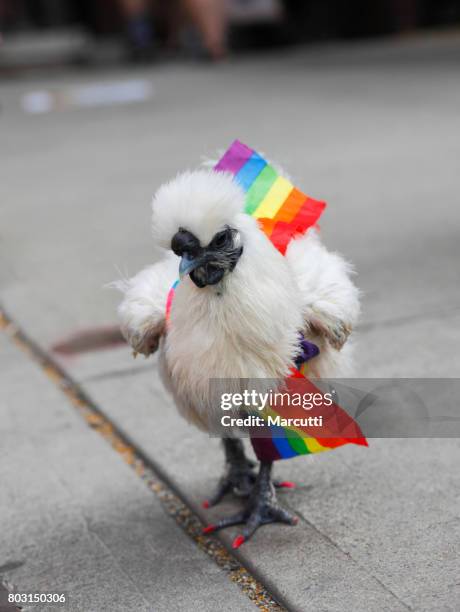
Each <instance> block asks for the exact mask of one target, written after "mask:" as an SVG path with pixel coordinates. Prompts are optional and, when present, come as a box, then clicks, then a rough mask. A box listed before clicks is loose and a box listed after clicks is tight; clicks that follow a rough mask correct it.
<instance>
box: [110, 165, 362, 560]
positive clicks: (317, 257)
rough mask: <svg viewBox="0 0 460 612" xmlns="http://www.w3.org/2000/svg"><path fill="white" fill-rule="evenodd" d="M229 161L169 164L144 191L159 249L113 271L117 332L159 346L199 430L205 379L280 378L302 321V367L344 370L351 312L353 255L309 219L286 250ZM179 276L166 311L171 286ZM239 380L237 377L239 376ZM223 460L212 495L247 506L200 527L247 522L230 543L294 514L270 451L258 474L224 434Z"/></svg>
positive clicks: (205, 424)
mask: <svg viewBox="0 0 460 612" xmlns="http://www.w3.org/2000/svg"><path fill="white" fill-rule="evenodd" d="M244 210H245V193H244V191H243V190H242V189H241V188H240V187H239V185H238V184H237V182H235V181H234V180H233V178H232V176H231V175H230V174H228V173H220V172H215V171H213V170H208V169H200V170H197V171H194V172H186V173H184V174H181V175H179V176H177V177H176V178H175V179H173V180H172V181H171V182H169V183H167V184H165V185H163V186H162V187H160V189H159V190H158V191H157V193H156V195H155V197H154V200H153V235H154V240H155V243H156V245H157V246H158V247H161V248H162V249H164V255H163V258H162V259H161V260H160V261H158V262H157V263H155V264H154V265H152V266H150V267H148V268H146V269H144V270H142V271H141V272H139V273H138V274H137V275H136V276H134V277H133V278H131V279H129V280H127V281H121V282H119V283H117V286H118V288H119V289H121V290H122V291H123V292H124V299H123V302H122V303H121V305H120V307H119V316H120V318H121V328H122V332H123V335H124V336H125V338H126V340H127V341H128V343H129V344H130V345H131V346H132V348H133V349H134V351H135V352H138V353H143V354H144V355H150V354H151V353H153V352H155V351H156V350H157V349H158V350H159V360H160V371H161V375H162V379H163V381H164V384H165V386H166V387H167V389H168V390H169V391H170V392H171V393H172V395H173V397H174V400H175V403H176V405H177V408H178V410H179V412H180V414H181V415H182V416H183V417H184V418H185V419H187V420H188V421H189V422H190V423H193V424H194V425H195V426H197V427H198V428H200V429H201V430H204V431H211V430H213V428H214V425H215V423H216V420H218V419H219V418H220V417H221V416H222V412H221V408H220V405H219V403H218V402H216V397H215V394H214V393H213V392H212V390H211V385H210V379H235V380H240V379H284V378H285V377H287V376H288V375H289V373H290V370H291V368H292V366H293V363H294V361H295V359H296V356H297V355H298V353H299V332H302V334H303V336H304V338H305V339H307V340H309V341H311V342H313V343H314V344H315V345H316V346H317V347H318V348H319V354H318V355H317V356H316V357H314V359H311V360H310V361H309V362H308V364H307V365H308V370H307V375H308V374H310V375H312V376H315V377H337V376H344V375H346V374H347V372H348V369H349V366H350V351H349V346H348V345H347V346H346V347H345V348H344V346H343V345H344V344H345V342H346V340H347V338H348V336H349V333H350V331H351V330H352V328H353V326H354V324H355V322H356V319H357V316H358V313H359V299H358V297H359V296H358V290H357V289H356V287H355V286H354V284H353V283H352V281H351V280H350V272H351V268H350V265H349V264H348V263H347V262H346V261H345V260H344V259H343V258H342V257H341V256H340V255H338V254H336V253H331V252H329V251H327V250H326V248H325V247H324V246H323V245H322V243H321V241H320V238H319V236H318V233H317V232H316V230H315V229H313V228H311V229H309V230H308V231H307V232H306V233H305V234H304V235H300V236H297V237H295V238H294V239H293V240H292V241H291V242H290V243H289V245H288V247H287V250H286V253H285V255H284V256H283V255H282V254H281V253H280V252H279V251H278V250H277V249H276V248H275V247H274V245H273V244H272V242H271V241H270V239H269V238H268V237H267V236H266V235H265V233H264V232H263V231H261V228H260V226H259V224H258V222H257V220H256V219H255V218H253V217H252V216H250V215H248V214H246V213H245V212H244ZM179 275H180V277H181V282H180V283H179V284H178V286H177V288H176V290H175V295H174V300H173V302H172V305H171V309H170V313H169V316H168V322H167V321H166V311H165V307H166V301H167V296H168V292H169V291H170V288H171V286H172V285H173V283H174V282H175V281H176V280H177V278H178V276H179ZM238 389H239V390H240V387H239V388H238ZM223 444H224V450H225V456H226V472H225V475H224V476H223V478H222V479H221V481H220V483H219V487H218V490H217V492H216V494H215V495H214V496H213V497H212V498H211V499H210V501H209V502H207V505H208V506H210V505H214V504H216V503H217V502H218V501H220V499H221V498H222V497H223V495H224V494H226V493H227V492H229V491H233V492H235V493H236V494H237V495H240V496H247V505H246V507H245V508H244V510H243V511H242V512H240V513H238V514H237V515H235V516H231V517H228V518H224V519H222V520H221V521H220V522H219V523H217V524H216V525H211V526H209V527H208V528H207V529H206V530H205V531H207V532H210V531H214V530H216V529H220V528H223V527H227V526H230V525H235V524H239V523H244V528H243V531H242V534H241V535H240V536H238V538H236V540H235V541H234V547H235V548H236V547H238V546H240V545H241V544H242V543H243V542H244V541H246V540H247V539H248V538H249V537H250V536H251V535H252V534H253V533H254V531H255V530H256V529H257V527H259V526H260V525H263V524H266V523H269V522H274V521H281V522H285V523H290V524H294V523H296V522H297V520H296V517H295V516H293V515H292V514H291V513H289V512H288V511H287V510H285V509H283V508H282V507H281V506H280V505H279V504H278V502H277V498H276V494H275V489H274V486H273V483H272V481H271V467H272V462H271V460H267V459H266V458H265V459H264V458H263V457H262V461H261V462H260V469H259V472H258V475H257V476H256V475H255V473H254V471H253V466H254V464H253V462H251V461H250V460H249V459H247V458H246V456H245V453H244V448H243V444H242V441H241V440H240V439H237V438H234V437H230V436H229V437H225V438H224V439H223Z"/></svg>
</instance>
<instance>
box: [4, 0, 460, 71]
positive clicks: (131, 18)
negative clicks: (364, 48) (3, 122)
mask: <svg viewBox="0 0 460 612" xmlns="http://www.w3.org/2000/svg"><path fill="white" fill-rule="evenodd" d="M459 20H460V2H459V1H458V0H374V1H373V2H367V1H366V0H349V1H348V2H341V1H340V0H170V1H167V2H166V1H159V0H0V33H1V34H2V37H3V41H2V43H3V44H2V47H1V48H0V66H2V67H3V69H7V68H10V69H11V68H13V67H16V68H18V67H19V66H22V67H25V66H27V65H28V64H29V65H31V64H40V63H43V62H44V61H46V62H48V63H50V64H52V63H62V62H75V63H98V62H99V63H100V62H109V63H110V62H116V61H122V60H130V61H150V60H153V59H159V58H162V57H163V58H165V57H168V58H170V57H171V56H173V57H176V56H189V57H190V56H192V57H198V58H201V59H205V58H207V59H214V60H217V59H220V58H222V57H224V56H225V55H226V53H227V52H228V50H229V49H231V50H232V51H236V50H238V51H242V50H246V51H247V50H249V49H255V48H261V47H262V48H263V47H265V48H267V47H273V46H281V45H288V44H291V45H292V44H298V43H313V42H317V41H319V40H323V41H325V40H331V39H356V38H363V37H373V36H384V35H395V34H401V33H408V32H413V31H415V30H418V29H421V28H423V29H425V28H433V27H435V28H440V27H446V26H449V25H450V26H451V25H454V24H458V23H459Z"/></svg>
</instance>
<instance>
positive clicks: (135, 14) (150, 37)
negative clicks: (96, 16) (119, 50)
mask: <svg viewBox="0 0 460 612" xmlns="http://www.w3.org/2000/svg"><path fill="white" fill-rule="evenodd" d="M119 3H120V8H121V11H122V14H123V18H124V20H125V30H126V36H127V39H128V44H129V47H130V51H131V55H132V57H133V58H134V59H147V58H148V57H150V56H151V54H152V51H153V47H154V32H153V25H152V14H151V10H150V8H151V7H150V4H151V3H150V1H149V0H119Z"/></svg>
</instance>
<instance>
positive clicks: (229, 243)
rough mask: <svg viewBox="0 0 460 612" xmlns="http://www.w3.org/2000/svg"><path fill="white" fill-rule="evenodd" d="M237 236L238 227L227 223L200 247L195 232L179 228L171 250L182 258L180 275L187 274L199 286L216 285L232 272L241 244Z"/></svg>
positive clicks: (241, 249) (241, 248)
mask: <svg viewBox="0 0 460 612" xmlns="http://www.w3.org/2000/svg"><path fill="white" fill-rule="evenodd" d="M237 239H238V232H237V230H235V229H233V228H231V227H228V226H227V227H225V228H224V229H223V230H221V231H220V232H217V234H215V236H214V237H213V239H212V240H211V242H210V243H209V244H208V245H207V246H205V247H202V246H201V244H200V241H199V240H198V238H197V237H196V236H194V234H192V233H191V232H189V231H188V230H185V229H182V228H180V229H179V231H178V232H177V233H176V234H174V236H173V238H172V240H171V249H172V250H173V251H174V253H175V254H176V255H178V256H179V257H181V258H182V259H181V262H180V266H179V274H180V276H181V277H183V276H185V275H186V274H189V275H190V278H191V279H192V281H193V282H194V283H195V285H196V286H197V287H199V288H200V289H202V288H203V287H206V286H207V285H216V284H217V283H218V282H219V281H221V280H222V278H223V277H224V274H225V273H226V272H227V271H228V272H232V270H233V269H234V268H235V266H236V264H237V262H238V259H239V258H240V257H241V253H242V252H243V247H242V246H239V245H238V244H237Z"/></svg>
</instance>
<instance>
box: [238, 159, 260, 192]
mask: <svg viewBox="0 0 460 612" xmlns="http://www.w3.org/2000/svg"><path fill="white" fill-rule="evenodd" d="M266 165H267V162H266V161H265V159H263V157H260V155H259V154H258V153H253V154H252V155H251V157H250V158H249V159H248V161H247V162H246V163H245V164H244V166H243V167H242V168H241V170H240V171H239V172H238V173H237V174H236V175H235V178H236V180H237V181H238V183H239V184H240V185H241V187H242V188H243V189H244V191H247V190H248V189H249V187H250V186H251V185H252V183H253V182H254V181H255V180H256V178H257V177H258V176H259V174H260V173H261V172H262V170H263V169H264V168H265V166H266Z"/></svg>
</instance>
